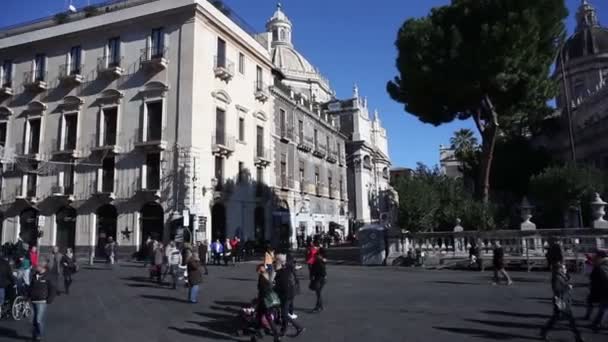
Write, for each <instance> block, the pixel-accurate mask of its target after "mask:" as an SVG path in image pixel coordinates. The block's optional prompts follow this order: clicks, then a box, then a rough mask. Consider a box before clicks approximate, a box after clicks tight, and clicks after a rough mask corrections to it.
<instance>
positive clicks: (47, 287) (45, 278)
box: [30, 262, 57, 341]
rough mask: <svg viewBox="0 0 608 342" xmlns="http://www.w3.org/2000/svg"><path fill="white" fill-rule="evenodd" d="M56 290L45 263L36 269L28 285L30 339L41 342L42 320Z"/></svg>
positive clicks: (42, 332)
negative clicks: (32, 316) (32, 313)
mask: <svg viewBox="0 0 608 342" xmlns="http://www.w3.org/2000/svg"><path fill="white" fill-rule="evenodd" d="M56 294H57V290H56V288H55V283H54V282H52V281H51V280H50V277H49V274H48V270H47V264H46V262H41V263H40V264H39V265H38V266H37V267H36V273H35V274H34V276H33V277H32V282H31V284H30V299H31V301H32V306H33V309H34V319H33V321H32V323H33V329H32V339H33V340H34V341H41V340H42V336H43V334H44V320H45V316H46V310H47V306H48V305H49V304H51V303H52V302H53V300H54V299H55V296H56Z"/></svg>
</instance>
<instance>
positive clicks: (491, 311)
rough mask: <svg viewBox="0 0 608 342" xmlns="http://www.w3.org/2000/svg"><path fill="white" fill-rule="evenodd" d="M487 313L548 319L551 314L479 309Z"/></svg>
mask: <svg viewBox="0 0 608 342" xmlns="http://www.w3.org/2000/svg"><path fill="white" fill-rule="evenodd" d="M481 312H482V313H484V314H487V315H499V316H507V317H518V318H539V319H549V317H551V315H543V314H532V313H520V312H508V311H500V310H483V311H481Z"/></svg>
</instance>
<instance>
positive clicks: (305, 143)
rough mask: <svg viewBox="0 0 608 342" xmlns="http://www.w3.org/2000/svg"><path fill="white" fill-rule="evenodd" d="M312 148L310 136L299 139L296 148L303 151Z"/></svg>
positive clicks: (308, 150)
mask: <svg viewBox="0 0 608 342" xmlns="http://www.w3.org/2000/svg"><path fill="white" fill-rule="evenodd" d="M312 148H313V140H312V138H311V137H307V136H304V139H303V140H302V139H300V143H299V144H298V149H299V150H300V151H303V152H310V151H312Z"/></svg>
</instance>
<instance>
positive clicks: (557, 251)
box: [545, 238, 564, 270]
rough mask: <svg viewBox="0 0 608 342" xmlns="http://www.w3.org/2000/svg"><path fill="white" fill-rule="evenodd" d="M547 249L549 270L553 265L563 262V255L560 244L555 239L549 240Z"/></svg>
mask: <svg viewBox="0 0 608 342" xmlns="http://www.w3.org/2000/svg"><path fill="white" fill-rule="evenodd" d="M550 240H551V241H550V244H549V248H548V249H547V255H546V256H545V257H546V258H547V267H548V268H549V269H550V270H551V269H553V265H555V264H558V263H563V262H564V253H563V252H562V246H561V243H560V242H559V241H558V240H557V239H556V238H551V239H550Z"/></svg>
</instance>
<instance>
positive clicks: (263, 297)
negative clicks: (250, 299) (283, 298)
mask: <svg viewBox="0 0 608 342" xmlns="http://www.w3.org/2000/svg"><path fill="white" fill-rule="evenodd" d="M256 272H257V273H258V297H257V307H256V314H257V321H258V329H257V332H256V335H257V336H258V337H261V336H263V334H262V332H263V330H264V322H266V323H267V324H268V325H269V326H270V331H271V332H272V336H273V338H274V341H275V342H278V341H280V340H281V337H280V336H279V332H278V330H277V326H276V324H275V323H274V318H275V317H273V314H274V311H275V308H276V307H277V306H279V305H281V302H280V299H279V298H278V296H277V294H276V293H275V292H274V291H273V289H272V281H271V280H270V274H269V273H268V270H267V268H266V265H264V264H260V265H258V266H257V267H256ZM275 297H277V298H275ZM277 300H278V302H277Z"/></svg>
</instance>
